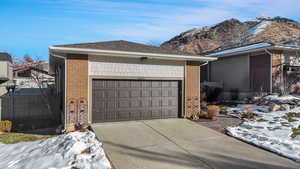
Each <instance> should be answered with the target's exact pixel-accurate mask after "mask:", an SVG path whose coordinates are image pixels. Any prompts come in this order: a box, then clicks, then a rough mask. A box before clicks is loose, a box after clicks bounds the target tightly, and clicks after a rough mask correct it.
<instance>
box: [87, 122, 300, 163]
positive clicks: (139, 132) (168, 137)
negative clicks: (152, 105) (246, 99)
mask: <svg viewBox="0 0 300 169" xmlns="http://www.w3.org/2000/svg"><path fill="white" fill-rule="evenodd" d="M93 129H94V131H95V133H96V135H97V136H98V138H99V139H100V140H101V141H102V142H103V144H104V150H105V152H106V153H107V155H108V157H109V158H110V160H111V162H112V165H113V166H114V167H115V168H116V169H196V168H198V169H199V168H203V169H298V168H300V164H299V163H295V162H293V161H291V160H289V159H286V158H283V157H280V156H278V155H276V154H273V153H270V152H267V151H264V150H262V149H259V148H256V147H254V146H252V145H249V144H246V143H243V142H241V141H238V140H236V139H234V138H231V137H229V136H226V135H223V134H221V133H218V132H216V131H214V130H211V129H209V128H206V127H203V126H200V125H199V124H196V123H194V122H192V121H189V120H186V119H166V120H149V121H134V122H119V123H104V124H95V125H94V126H93Z"/></svg>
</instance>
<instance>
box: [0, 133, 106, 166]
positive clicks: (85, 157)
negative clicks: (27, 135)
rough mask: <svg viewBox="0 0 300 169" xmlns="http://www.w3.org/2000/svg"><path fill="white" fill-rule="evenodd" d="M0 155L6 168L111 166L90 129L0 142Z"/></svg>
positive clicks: (1, 163) (100, 144)
mask: <svg viewBox="0 0 300 169" xmlns="http://www.w3.org/2000/svg"><path fill="white" fill-rule="evenodd" d="M0 159H1V160H0V168H7V169H72V168H76V169H110V168H111V166H110V163H109V161H108V160H107V158H106V156H105V153H104V150H103V149H102V143H100V142H99V141H98V140H97V139H96V137H95V134H94V133H92V132H90V131H87V132H72V133H69V134H65V135H60V136H57V137H53V138H49V139H45V140H40V141H34V142H22V143H17V144H3V143H0Z"/></svg>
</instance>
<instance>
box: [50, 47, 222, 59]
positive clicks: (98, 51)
mask: <svg viewBox="0 0 300 169" xmlns="http://www.w3.org/2000/svg"><path fill="white" fill-rule="evenodd" d="M49 49H50V51H56V52H63V53H76V54H88V55H102V56H117V57H127V58H141V57H147V58H150V59H161V60H182V61H214V60H217V58H212V57H205V56H190V55H175V54H160V53H143V52H127V51H115V50H101V49H87V48H70V47H57V46H50V47H49Z"/></svg>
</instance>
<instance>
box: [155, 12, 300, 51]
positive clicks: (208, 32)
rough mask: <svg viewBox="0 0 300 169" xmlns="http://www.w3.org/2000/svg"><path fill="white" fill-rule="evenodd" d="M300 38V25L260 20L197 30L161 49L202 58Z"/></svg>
mask: <svg viewBox="0 0 300 169" xmlns="http://www.w3.org/2000/svg"><path fill="white" fill-rule="evenodd" d="M296 38H300V23H299V22H296V21H294V20H291V19H287V18H282V17H273V18H271V17H259V18H256V19H254V20H251V21H246V22H241V21H239V20H237V19H229V20H225V21H223V22H221V23H219V24H216V25H214V26H206V27H201V28H195V29H191V30H188V31H186V32H183V33H181V34H180V35H178V36H176V37H174V38H172V39H170V40H169V41H167V42H164V43H163V44H162V45H161V46H162V47H165V48H169V49H178V50H181V51H184V52H189V53H193V54H200V53H206V52H210V51H213V50H216V49H226V48H231V47H235V46H241V45H245V44H250V43H255V42H261V41H266V42H272V43H276V42H283V41H289V40H293V39H296Z"/></svg>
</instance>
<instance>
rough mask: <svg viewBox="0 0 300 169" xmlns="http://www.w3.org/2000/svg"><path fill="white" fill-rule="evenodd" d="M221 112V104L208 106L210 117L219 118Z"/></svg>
mask: <svg viewBox="0 0 300 169" xmlns="http://www.w3.org/2000/svg"><path fill="white" fill-rule="evenodd" d="M219 113H220V108H219V106H216V105H209V106H207V115H208V118H209V119H212V120H217V118H218V115H219Z"/></svg>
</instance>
